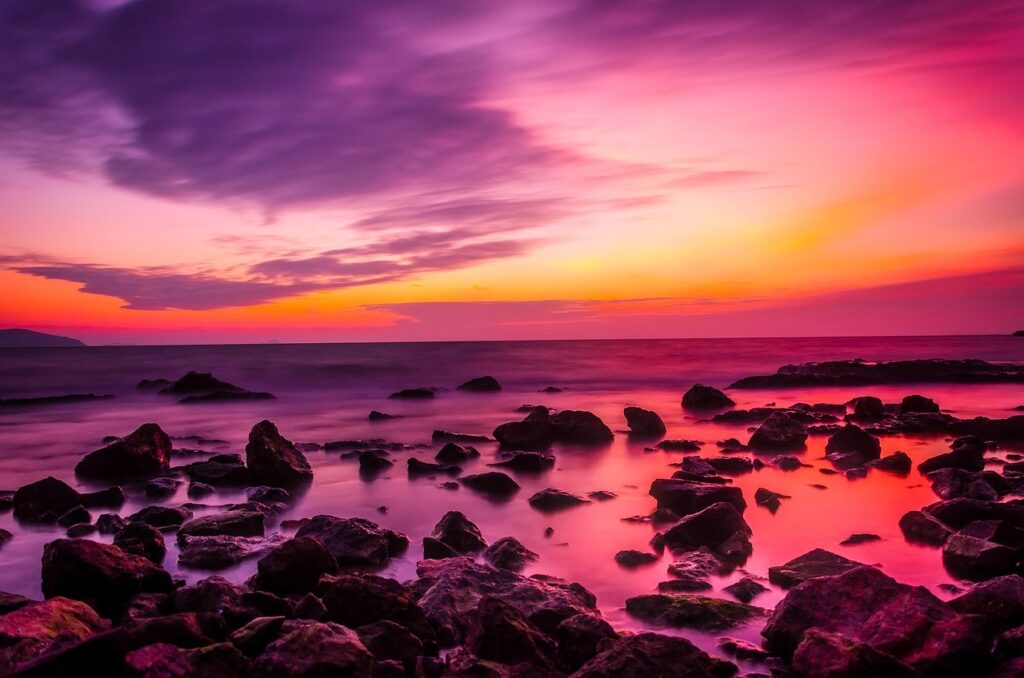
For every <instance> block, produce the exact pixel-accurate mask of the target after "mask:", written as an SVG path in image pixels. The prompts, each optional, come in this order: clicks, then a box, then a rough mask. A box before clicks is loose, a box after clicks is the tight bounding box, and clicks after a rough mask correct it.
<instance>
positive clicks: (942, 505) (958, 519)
mask: <svg viewBox="0 0 1024 678" xmlns="http://www.w3.org/2000/svg"><path fill="white" fill-rule="evenodd" d="M923 510H924V512H925V513H928V514H929V515H931V516H933V517H934V518H935V519H936V520H939V521H940V522H942V523H945V524H946V525H948V526H949V527H951V528H953V529H960V528H962V527H965V526H966V525H968V524H969V523H973V522H975V521H978V520H1003V521H1006V522H1007V523H1009V524H1011V525H1013V526H1014V527H1019V528H1024V506H1022V505H1019V504H1015V503H1012V502H995V501H983V500H980V499H968V498H966V497H960V498H957V499H947V500H945V501H939V502H936V503H934V504H929V505H928V506H925V507H924V509H923Z"/></svg>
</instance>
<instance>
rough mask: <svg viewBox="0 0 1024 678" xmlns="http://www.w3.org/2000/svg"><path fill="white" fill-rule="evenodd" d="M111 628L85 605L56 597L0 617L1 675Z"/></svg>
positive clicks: (10, 672)
mask: <svg viewBox="0 0 1024 678" xmlns="http://www.w3.org/2000/svg"><path fill="white" fill-rule="evenodd" d="M108 628H110V623H109V622H107V621H106V620H104V619H101V618H100V616H99V615H97V614H96V612H95V611H94V610H93V609H92V608H91V607H89V606H88V605H86V604H85V603H82V602H79V601H77V600H70V599H68V598H64V597H56V598H52V599H50V600H46V601H43V602H31V603H27V604H25V605H21V606H19V607H18V608H16V609H14V610H11V611H7V612H5V613H4V614H3V615H2V616H0V673H2V674H3V675H11V674H12V673H14V672H15V669H17V668H18V667H19V666H21V665H23V664H25V663H26V662H28V661H30V660H32V659H34V658H36V657H38V656H40V655H42V654H45V653H47V652H52V651H57V650H60V649H63V648H66V647H69V646H71V645H73V644H75V643H76V642H78V641H81V640H84V639H86V638H88V637H89V636H92V635H93V634H95V633H99V632H102V631H105V630H106V629H108Z"/></svg>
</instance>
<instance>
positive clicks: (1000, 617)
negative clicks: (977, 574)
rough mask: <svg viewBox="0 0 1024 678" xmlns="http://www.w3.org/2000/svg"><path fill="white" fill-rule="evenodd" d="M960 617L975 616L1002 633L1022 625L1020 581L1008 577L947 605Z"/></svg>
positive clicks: (1023, 599) (1023, 602) (1023, 610)
mask: <svg viewBox="0 0 1024 678" xmlns="http://www.w3.org/2000/svg"><path fill="white" fill-rule="evenodd" d="M949 606H950V607H951V608H953V609H954V610H956V611H957V612H959V613H961V614H979V615H982V616H984V617H985V618H986V619H988V620H989V621H990V622H991V623H992V624H994V625H995V626H997V627H998V628H999V629H1000V630H1002V631H1007V630H1009V629H1012V628H1013V627H1015V626H1017V625H1019V624H1024V579H1022V578H1021V577H1020V576H1019V575H1016V574H1009V575H1004V576H1001V577H994V578H992V579H989V580H988V581H986V582H984V583H981V584H976V585H975V586H972V587H971V589H970V590H969V591H967V592H966V593H964V594H962V595H960V596H958V597H956V598H954V599H953V600H951V601H949Z"/></svg>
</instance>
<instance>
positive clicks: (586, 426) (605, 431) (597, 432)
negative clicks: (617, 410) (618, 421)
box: [551, 410, 615, 445]
mask: <svg viewBox="0 0 1024 678" xmlns="http://www.w3.org/2000/svg"><path fill="white" fill-rule="evenodd" d="M551 427H552V433H553V435H554V439H555V440H556V441H558V442H562V443H572V444H577V445H601V444H604V443H610V442H611V441H612V439H614V437H615V436H614V434H613V433H612V431H611V429H610V428H608V427H607V426H606V425H605V423H604V422H603V421H601V419H600V418H598V416H597V415H595V414H593V413H591V412H586V411H583V410H562V411H561V412H559V413H557V414H555V415H554V416H553V417H551Z"/></svg>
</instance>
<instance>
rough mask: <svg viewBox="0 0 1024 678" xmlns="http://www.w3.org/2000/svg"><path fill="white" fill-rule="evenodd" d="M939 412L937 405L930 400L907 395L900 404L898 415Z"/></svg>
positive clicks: (919, 396) (921, 396) (920, 396)
mask: <svg viewBox="0 0 1024 678" xmlns="http://www.w3.org/2000/svg"><path fill="white" fill-rule="evenodd" d="M938 411H939V404H938V403H936V402H935V401H934V400H932V399H931V398H926V397H924V396H923V395H908V396H907V397H906V398H904V399H903V400H902V401H901V402H900V414H911V413H922V414H926V413H936V412H938Z"/></svg>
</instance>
